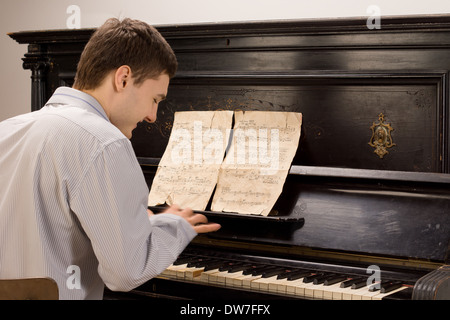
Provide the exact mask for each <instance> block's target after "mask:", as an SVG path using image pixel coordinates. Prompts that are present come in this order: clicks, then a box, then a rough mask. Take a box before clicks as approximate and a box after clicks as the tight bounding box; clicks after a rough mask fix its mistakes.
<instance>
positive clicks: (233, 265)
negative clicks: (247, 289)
mask: <svg viewBox="0 0 450 320" xmlns="http://www.w3.org/2000/svg"><path fill="white" fill-rule="evenodd" d="M244 265H245V263H244V262H236V261H228V262H225V263H224V264H223V265H222V266H221V267H219V271H228V272H230V270H233V268H236V267H242V266H244Z"/></svg>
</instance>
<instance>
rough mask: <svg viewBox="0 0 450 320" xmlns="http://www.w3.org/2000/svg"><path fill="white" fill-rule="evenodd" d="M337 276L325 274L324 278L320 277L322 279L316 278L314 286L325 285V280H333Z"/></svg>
mask: <svg viewBox="0 0 450 320" xmlns="http://www.w3.org/2000/svg"><path fill="white" fill-rule="evenodd" d="M334 276H335V274H326V273H325V274H323V275H322V276H320V277H316V278H314V280H313V284H315V285H318V284H322V283H324V282H325V280H327V279H329V278H332V277H334Z"/></svg>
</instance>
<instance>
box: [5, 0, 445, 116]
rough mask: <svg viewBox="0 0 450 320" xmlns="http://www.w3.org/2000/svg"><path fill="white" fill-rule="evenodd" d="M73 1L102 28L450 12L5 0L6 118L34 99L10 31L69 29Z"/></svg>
mask: <svg viewBox="0 0 450 320" xmlns="http://www.w3.org/2000/svg"><path fill="white" fill-rule="evenodd" d="M70 5H77V6H79V7H80V18H81V19H80V27H81V28H91V27H98V26H99V25H101V24H102V23H103V22H104V21H105V20H106V19H107V18H109V17H118V18H123V17H131V18H135V19H141V20H144V21H146V22H148V23H150V24H153V25H164V24H186V23H200V22H224V21H250V20H283V19H311V18H333V17H361V16H363V17H366V16H368V15H369V13H368V12H367V8H368V7H369V6H370V5H376V6H378V7H379V8H380V11H381V15H382V16H388V15H416V14H444V13H450V1H449V0H427V1H422V0H308V1H307V0H159V1H155V0H0V6H1V7H0V48H1V52H0V70H1V76H0V97H1V102H0V121H1V120H4V119H6V118H9V117H11V116H14V115H17V114H21V113H25V112H28V111H30V99H31V98H30V97H31V80H30V75H31V72H30V71H29V70H23V69H22V61H21V58H22V57H23V55H24V53H25V52H26V51H27V48H26V45H19V44H18V43H16V42H15V41H14V40H12V39H11V38H10V37H9V36H7V33H8V32H17V31H24V30H44V29H66V28H67V20H68V18H69V16H70V14H68V13H67V12H66V10H67V8H68V7H69V6H70ZM381 22H382V21H381Z"/></svg>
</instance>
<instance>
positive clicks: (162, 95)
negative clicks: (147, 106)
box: [156, 93, 166, 100]
mask: <svg viewBox="0 0 450 320" xmlns="http://www.w3.org/2000/svg"><path fill="white" fill-rule="evenodd" d="M156 96H157V97H158V98H159V99H160V100H165V99H166V95H165V94H161V93H160V94H158V95H156Z"/></svg>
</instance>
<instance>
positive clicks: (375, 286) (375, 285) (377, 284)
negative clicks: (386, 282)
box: [369, 283, 381, 292]
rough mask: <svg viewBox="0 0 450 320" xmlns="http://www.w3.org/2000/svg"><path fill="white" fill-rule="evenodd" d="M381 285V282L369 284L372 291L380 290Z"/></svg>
mask: <svg viewBox="0 0 450 320" xmlns="http://www.w3.org/2000/svg"><path fill="white" fill-rule="evenodd" d="M380 286H381V284H380V283H374V284H371V285H369V291H370V292H375V291H378V290H380Z"/></svg>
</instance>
